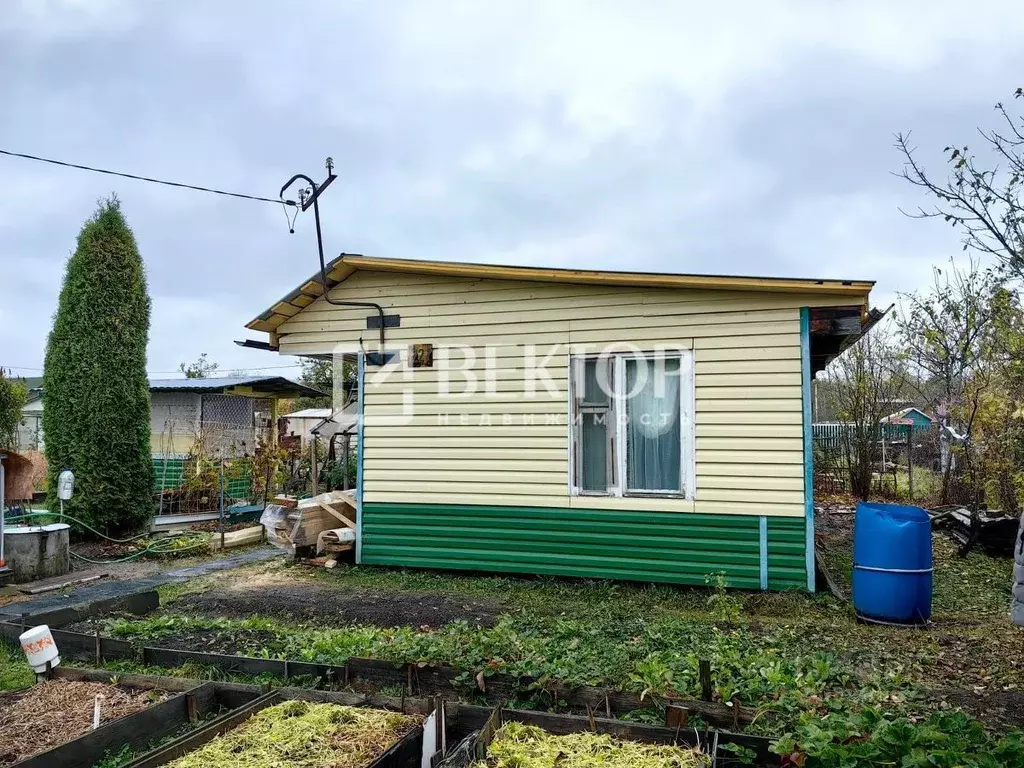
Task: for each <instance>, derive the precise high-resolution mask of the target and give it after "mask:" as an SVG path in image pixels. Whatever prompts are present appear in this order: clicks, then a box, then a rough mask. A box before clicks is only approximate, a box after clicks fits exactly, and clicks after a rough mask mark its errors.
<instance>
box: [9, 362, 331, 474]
mask: <svg viewBox="0 0 1024 768" xmlns="http://www.w3.org/2000/svg"><path fill="white" fill-rule="evenodd" d="M41 383H42V382H41V380H40V381H39V386H36V387H34V388H32V389H30V401H29V403H28V404H27V405H26V406H25V407H24V408H23V409H22V420H23V426H22V432H21V433H19V444H21V442H22V435H23V440H24V442H25V444H24V445H20V447H23V448H28V447H38V448H40V449H42V447H43V444H44V438H43V429H42V416H43V399H42V394H43V390H42V386H41ZM149 393H150V406H149V427H150V448H151V451H152V453H153V455H154V456H155V457H168V458H180V457H182V456H185V455H187V454H188V453H189V452H190V451H193V450H195V449H196V448H197V447H198V448H200V449H201V450H203V451H204V452H211V451H213V450H217V449H220V450H222V451H223V452H224V453H225V454H227V455H232V454H234V455H240V454H245V453H250V452H251V451H252V449H253V447H254V445H255V443H256V440H257V437H258V436H259V435H260V434H264V435H267V436H269V435H270V434H271V433H272V426H273V425H274V423H275V422H276V420H277V411H278V401H279V400H281V399H285V398H293V397H317V396H322V394H323V393H321V392H319V391H317V390H315V389H311V388H310V387H306V386H304V385H302V384H299V383H297V382H294V381H291V380H290V379H286V378H284V377H283V376H228V377H218V378H206V379H150V381H149Z"/></svg>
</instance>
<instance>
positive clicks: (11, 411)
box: [0, 368, 28, 450]
mask: <svg viewBox="0 0 1024 768" xmlns="http://www.w3.org/2000/svg"><path fill="white" fill-rule="evenodd" d="M27 399H28V390H27V389H26V388H25V382H23V381H18V380H17V379H12V378H9V377H8V376H5V375H4V369H3V368H0V450H2V449H5V448H9V449H13V448H16V447H17V446H18V427H19V426H20V425H21V409H22V408H24V407H25V402H26V400H27Z"/></svg>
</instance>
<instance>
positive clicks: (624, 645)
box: [104, 516, 1024, 733]
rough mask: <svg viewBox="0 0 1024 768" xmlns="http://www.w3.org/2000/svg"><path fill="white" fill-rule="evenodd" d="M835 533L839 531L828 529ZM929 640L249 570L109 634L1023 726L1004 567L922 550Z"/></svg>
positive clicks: (676, 603) (811, 613)
mask: <svg viewBox="0 0 1024 768" xmlns="http://www.w3.org/2000/svg"><path fill="white" fill-rule="evenodd" d="M835 520H836V521H838V522H836V523H835V524H834V525H833V524H831V522H830V521H827V520H823V521H822V525H821V526H820V528H821V530H822V531H823V533H822V534H821V539H820V546H821V547H822V548H823V549H825V550H826V551H827V554H828V560H829V563H830V565H831V566H832V568H833V569H834V570H835V571H836V572H837V573H843V572H848V568H849V561H850V555H849V531H848V526H846V522H847V521H849V522H852V517H847V518H842V517H840V516H836V518H835ZM844 526H846V527H844ZM935 551H936V560H937V571H936V594H935V616H934V618H935V625H934V627H933V628H932V629H931V630H909V629H907V630H904V629H893V628H887V627H875V626H867V625H863V624H858V623H857V622H856V621H855V619H854V617H853V613H852V609H851V608H850V606H849V605H848V604H845V603H842V602H839V601H837V600H835V599H833V598H831V597H829V596H823V595H817V596H809V595H805V594H802V593H797V592H792V593H774V594H760V593H733V592H726V591H723V590H720V589H715V588H710V589H700V590H697V589H679V588H674V587H668V586H642V585H630V584H620V583H610V582H587V581H569V580H558V579H547V578H541V579H517V578H503V577H488V576H462V575H457V574H450V573H448V574H443V573H435V572H423V571H403V570H388V569H378V568H369V567H339V568H337V569H334V570H326V569H323V568H312V567H306V566H287V565H284V564H281V563H275V564H264V565H259V566H253V567H248V568H243V569H238V570H236V571H232V572H228V573H222V574H217V575H216V576H214V577H207V578H202V579H197V580H195V581H192V582H187V583H185V584H179V585H173V586H169V587H165V588H164V589H163V590H162V601H163V605H162V607H161V609H160V610H159V611H158V612H157V613H155V614H152V615H151V616H147V617H144V618H116V617H115V618H111V619H108V620H105V622H104V624H105V628H106V630H107V631H108V632H110V633H111V634H113V635H115V636H118V637H121V638H128V639H136V640H138V641H139V642H152V641H159V643H160V644H161V645H165V646H169V647H180V648H185V649H191V650H209V651H213V652H227V653H241V654H245V655H256V656H269V657H276V658H288V659H298V660H304V661H315V662H322V663H333V664H340V663H343V662H344V661H345V660H346V659H347V658H349V657H354V656H357V657H373V658H381V659H390V660H395V661H434V662H438V661H440V662H447V663H450V664H453V665H457V666H460V667H463V668H465V669H467V670H469V671H470V675H475V673H476V672H478V671H484V672H485V674H488V673H491V672H504V673H509V674H522V675H532V676H535V677H547V678H550V679H555V680H559V681H562V682H565V683H568V684H590V685H605V686H610V687H614V688H618V689H622V690H629V691H635V692H648V693H655V694H665V695H682V696H697V695H698V694H699V691H700V687H699V682H698V673H697V670H698V662H699V660H700V659H708V660H710V661H711V664H712V668H713V672H714V686H715V696H716V698H717V699H720V700H722V701H726V702H728V701H730V700H732V699H733V698H734V697H736V698H738V699H739V700H740V701H741V702H742V703H743V704H744V705H745V706H746V705H749V706H753V707H759V708H761V710H762V715H761V716H759V717H758V719H757V721H756V722H755V725H754V726H753V729H754V730H755V731H760V732H763V733H777V732H780V731H781V730H785V729H789V728H792V727H793V726H794V724H795V723H796V722H797V721H798V720H799V719H800V717H801V716H802V715H803V714H804V713H807V712H816V713H818V714H825V713H828V712H850V711H857V710H860V709H862V708H865V707H879V708H882V709H884V710H886V711H889V712H895V713H899V714H902V715H906V716H909V717H911V718H918V719H920V718H924V717H926V716H927V715H928V714H929V713H931V712H933V711H936V710H947V709H953V708H960V707H962V708H965V709H966V710H967V711H969V712H971V713H972V714H973V715H975V716H977V717H980V718H981V719H982V721H983V722H985V724H986V725H988V726H990V727H991V728H993V729H995V730H997V731H1001V730H1005V729H1007V728H1010V727H1013V726H1021V725H1024V706H1022V703H1024V698H1022V697H1020V694H1019V691H1020V689H1021V687H1022V686H1024V663H1022V660H1024V632H1020V631H1019V630H1017V629H1016V628H1015V627H1014V626H1013V625H1012V624H1011V623H1010V622H1009V620H1008V616H1007V606H1008V599H1009V585H1010V563H1009V561H1002V560H993V559H991V558H987V557H985V556H983V555H980V554H972V555H970V556H969V557H968V558H966V559H964V560H960V559H958V558H956V556H955V554H954V551H953V547H952V544H951V543H950V542H949V541H948V540H947V539H946V538H945V537H944V536H943V535H942V534H939V535H936V537H935Z"/></svg>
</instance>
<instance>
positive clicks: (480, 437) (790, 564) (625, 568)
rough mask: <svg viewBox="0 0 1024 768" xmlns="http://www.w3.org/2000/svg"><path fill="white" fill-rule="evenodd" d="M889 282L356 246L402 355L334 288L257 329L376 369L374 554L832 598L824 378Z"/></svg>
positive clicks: (405, 561) (363, 437)
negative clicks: (720, 576)
mask: <svg viewBox="0 0 1024 768" xmlns="http://www.w3.org/2000/svg"><path fill="white" fill-rule="evenodd" d="M872 285H873V283H871V282H864V281H861V282H856V281H839V280H799V279H789V278H779V279H776V278H747V277H716V276H706V275H674V274H652V273H625V272H596V271H587V270H556V269H536V268H524V267H496V266H489V265H478V264H456V263H448V262H427V261H413V260H391V259H376V258H367V257H362V256H353V255H343V256H341V257H339V258H338V259H335V260H334V261H333V262H332V263H331V264H330V265H329V267H328V287H329V289H330V295H331V297H332V298H333V299H334V300H336V301H345V300H349V301H358V302H377V303H379V304H380V305H382V307H383V311H384V313H385V315H386V316H385V318H384V326H385V329H386V343H385V350H383V351H385V352H387V353H388V354H387V355H385V356H384V357H385V358H387V363H386V365H384V366H383V367H382V366H379V365H375V364H374V363H378V362H380V358H381V356H380V355H378V354H376V353H377V352H380V351H381V350H379V349H377V345H378V342H377V338H378V336H377V334H378V333H379V328H380V325H381V319H380V317H379V314H378V313H377V312H375V311H374V310H372V309H368V308H367V307H365V306H364V307H351V306H336V305H331V304H328V303H327V302H326V301H325V300H324V299H323V298H322V296H321V294H322V292H323V291H322V287H321V284H320V281H319V279H318V277H314V278H312V279H311V280H309V281H308V282H307V283H305V284H304V285H302V286H301V287H300V288H299V289H297V290H296V291H293V292H292V293H291V294H289V295H288V296H287V297H285V299H283V300H282V301H280V302H278V303H277V304H275V305H274V306H273V307H271V308H270V309H269V310H267V311H266V312H264V313H263V314H262V315H260V316H259V317H258V318H256V319H255V320H253V321H252V322H250V323H249V324H248V327H249V328H250V329H253V330H257V331H264V332H267V333H268V334H269V346H270V347H271V348H275V349H278V350H279V351H280V352H282V353H284V354H293V355H307V356H319V357H323V356H327V355H335V356H341V357H345V358H347V359H353V360H356V361H358V364H359V371H360V373H359V377H360V380H359V385H358V391H359V407H360V412H361V414H362V416H363V418H362V422H361V425H360V430H361V434H360V437H359V443H360V451H359V455H360V466H359V477H360V482H359V486H358V493H357V499H358V502H359V512H358V514H359V536H358V540H357V560H358V561H359V562H362V563H370V564H378V565H396V566H416V567H429V568H456V569H466V570H477V571H480V570H484V571H499V572H511V573H542V574H553V575H567V576H585V577H597V578H621V579H633V580H646V581H666V582H675V583H684V584H703V583H704V582H705V578H706V577H707V576H708V575H709V574H713V573H715V572H718V571H724V572H725V573H726V576H727V579H728V582H729V583H730V584H731V585H733V586H739V587H750V588H758V587H760V588H762V589H768V588H771V589H781V588H787V587H803V588H813V583H814V564H813V563H814V561H813V499H812V493H813V491H812V487H811V486H812V471H811V451H810V445H811V420H810V381H811V377H812V376H813V375H814V373H816V372H817V371H819V370H821V369H822V368H823V367H824V366H825V365H826V364H827V363H828V361H829V360H830V359H832V358H833V357H834V356H835V355H837V354H838V353H839V352H841V351H842V350H843V349H844V348H845V347H846V346H847V345H849V344H850V343H852V342H853V341H854V340H856V339H857V338H858V337H859V336H860V335H861V333H862V332H863V330H864V329H865V328H866V327H867V326H868V325H870V324H871V323H872V322H874V321H875V320H876V319H877V317H878V313H876V312H874V311H871V310H869V307H868V297H869V292H870V289H871V286H872ZM412 345H418V346H412ZM470 380H471V381H472V382H474V385H472V386H471V385H470V383H469V382H470ZM599 384H600V385H599Z"/></svg>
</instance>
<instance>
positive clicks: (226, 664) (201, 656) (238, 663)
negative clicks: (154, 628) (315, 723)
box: [142, 647, 287, 677]
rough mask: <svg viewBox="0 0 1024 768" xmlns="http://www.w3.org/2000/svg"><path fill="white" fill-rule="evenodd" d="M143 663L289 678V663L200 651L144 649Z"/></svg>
mask: <svg viewBox="0 0 1024 768" xmlns="http://www.w3.org/2000/svg"><path fill="white" fill-rule="evenodd" d="M142 659H143V663H144V664H147V665H150V666H156V667H180V666H182V665H184V664H188V663H190V662H192V663H198V664H209V665H212V666H216V667H217V668H219V669H223V670H224V671H226V672H242V673H245V674H248V675H262V674H271V675H274V676H275V677H287V671H286V667H287V662H285V661H280V660H278V659H256V658H251V657H248V656H229V655H227V654H218V653H202V652H199V651H179V650H174V649H171V648H149V647H146V648H143V649H142Z"/></svg>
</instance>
